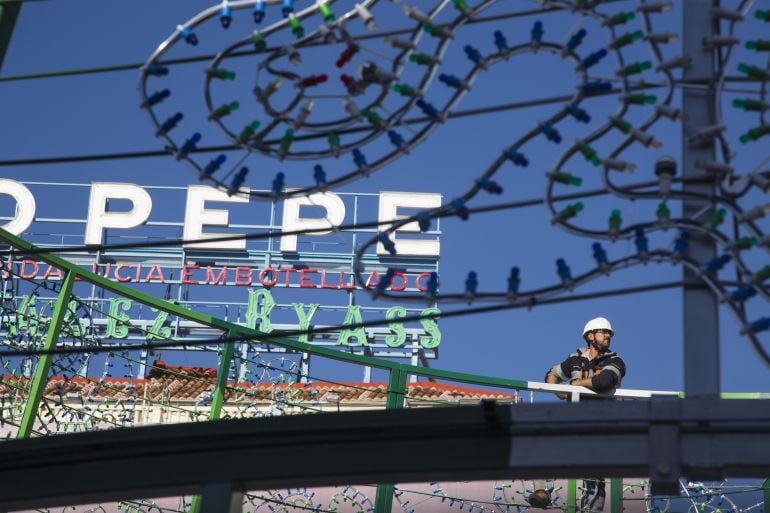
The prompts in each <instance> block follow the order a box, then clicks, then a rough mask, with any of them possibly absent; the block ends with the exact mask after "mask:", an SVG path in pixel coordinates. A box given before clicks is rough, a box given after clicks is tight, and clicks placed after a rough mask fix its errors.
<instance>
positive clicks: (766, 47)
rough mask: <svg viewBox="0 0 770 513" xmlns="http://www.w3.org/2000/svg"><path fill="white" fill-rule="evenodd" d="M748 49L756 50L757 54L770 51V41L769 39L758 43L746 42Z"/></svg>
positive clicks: (758, 40)
mask: <svg viewBox="0 0 770 513" xmlns="http://www.w3.org/2000/svg"><path fill="white" fill-rule="evenodd" d="M746 48H747V49H749V50H756V51H757V52H767V51H770V41H768V40H767V39H757V40H756V41H746Z"/></svg>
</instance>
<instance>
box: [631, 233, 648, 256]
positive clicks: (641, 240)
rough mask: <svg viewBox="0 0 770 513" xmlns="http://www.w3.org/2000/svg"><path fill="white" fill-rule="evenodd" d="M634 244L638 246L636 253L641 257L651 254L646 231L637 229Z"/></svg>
mask: <svg viewBox="0 0 770 513" xmlns="http://www.w3.org/2000/svg"><path fill="white" fill-rule="evenodd" d="M634 244H636V251H637V253H639V254H640V255H646V254H647V253H649V249H648V247H647V236H646V235H645V234H644V230H642V229H641V228H637V229H636V232H635V235H634Z"/></svg>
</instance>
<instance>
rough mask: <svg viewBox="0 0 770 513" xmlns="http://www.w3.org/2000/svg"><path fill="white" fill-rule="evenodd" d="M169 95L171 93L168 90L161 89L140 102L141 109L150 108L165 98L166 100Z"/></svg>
mask: <svg viewBox="0 0 770 513" xmlns="http://www.w3.org/2000/svg"><path fill="white" fill-rule="evenodd" d="M170 95H171V91H169V90H168V89H163V90H161V91H157V92H155V93H152V94H151V95H150V96H148V97H147V99H146V100H145V101H144V102H142V107H145V108H147V107H152V106H153V105H157V104H159V103H160V102H162V101H163V100H165V99H166V98H168V97H169V96H170Z"/></svg>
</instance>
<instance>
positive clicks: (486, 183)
mask: <svg viewBox="0 0 770 513" xmlns="http://www.w3.org/2000/svg"><path fill="white" fill-rule="evenodd" d="M479 187H481V188H482V189H484V190H485V191H487V192H488V193H490V194H502V193H503V188H502V187H501V186H500V184H498V183H497V182H494V181H492V180H490V179H489V178H482V179H480V180H479Z"/></svg>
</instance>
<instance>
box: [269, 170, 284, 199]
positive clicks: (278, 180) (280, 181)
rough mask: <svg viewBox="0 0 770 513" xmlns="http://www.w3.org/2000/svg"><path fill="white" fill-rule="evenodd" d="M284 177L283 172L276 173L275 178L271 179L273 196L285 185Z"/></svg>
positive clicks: (281, 190) (279, 192) (280, 191)
mask: <svg viewBox="0 0 770 513" xmlns="http://www.w3.org/2000/svg"><path fill="white" fill-rule="evenodd" d="M284 177H285V175H284V174H283V173H277V174H276V175H275V178H274V179H273V187H272V189H271V192H272V194H273V196H278V195H279V194H281V193H282V192H283V188H284V187H285V186H286V183H285V182H284Z"/></svg>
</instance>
